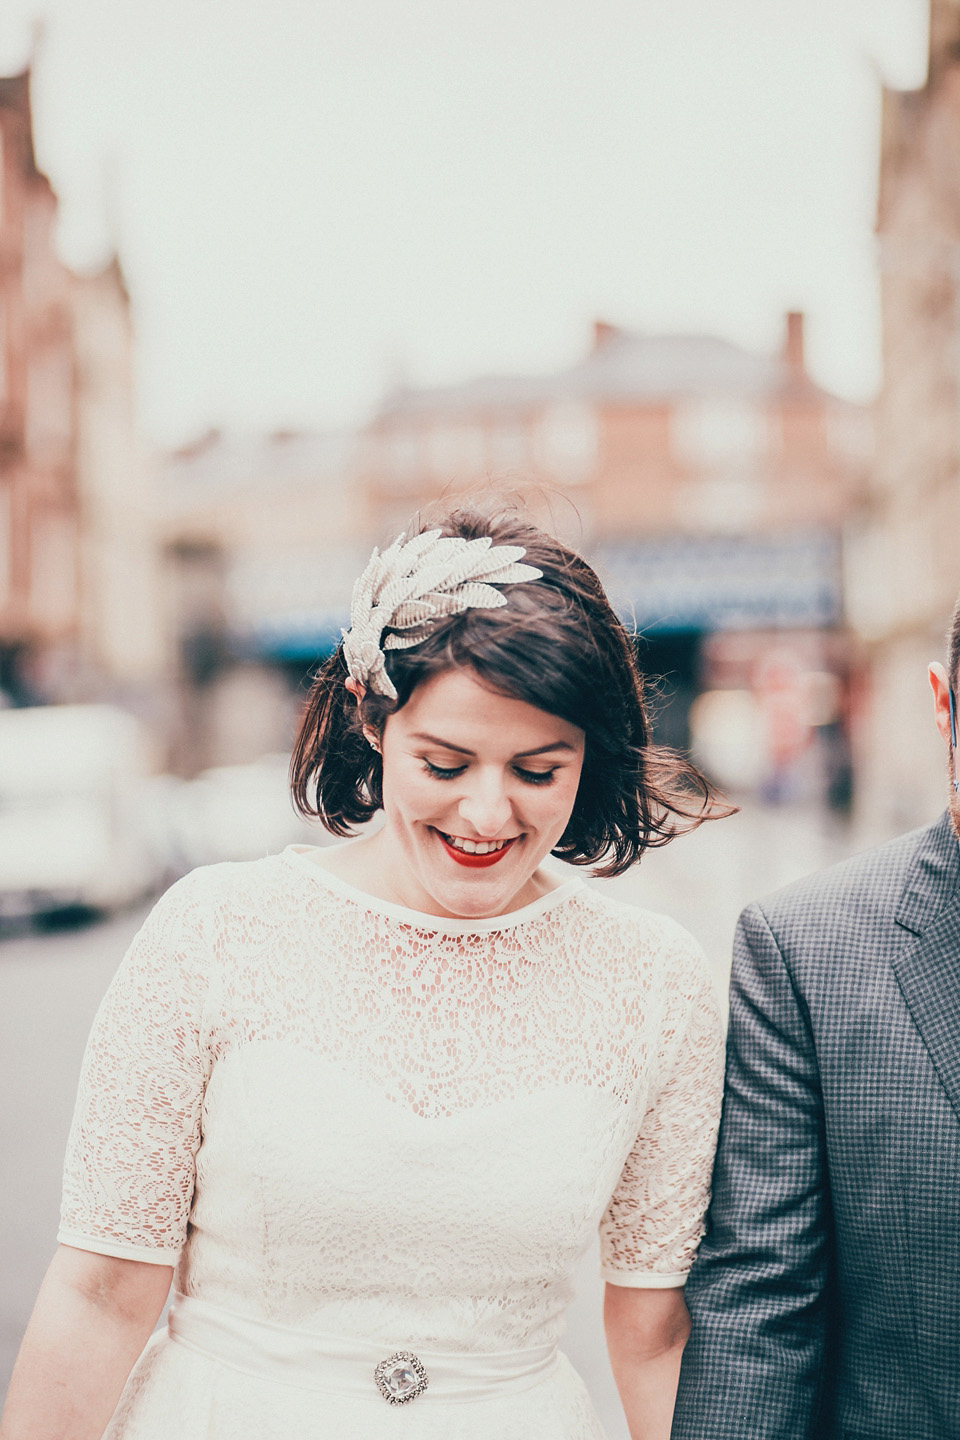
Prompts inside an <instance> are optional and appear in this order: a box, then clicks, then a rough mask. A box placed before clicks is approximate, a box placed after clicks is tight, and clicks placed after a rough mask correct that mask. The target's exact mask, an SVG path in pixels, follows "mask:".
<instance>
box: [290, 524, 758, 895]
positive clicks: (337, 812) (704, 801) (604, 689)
mask: <svg viewBox="0 0 960 1440" xmlns="http://www.w3.org/2000/svg"><path fill="white" fill-rule="evenodd" d="M422 528H423V529H434V528H438V529H440V530H441V531H442V533H443V534H444V535H450V536H455V535H460V536H463V537H464V538H465V539H467V540H473V539H477V538H478V537H480V536H484V535H489V536H490V537H491V539H492V540H493V543H494V545H522V546H523V547H524V550H525V555H524V561H525V563H528V564H530V565H535V566H536V567H537V568H538V569H539V570H540V571H541V575H542V578H541V579H539V580H536V581H532V582H528V583H524V584H517V585H510V586H508V587H507V588H506V589H505V590H504V592H503V593H504V594H505V595H506V597H507V604H506V605H504V606H503V607H502V609H498V610H480V609H474V610H467V611H466V612H465V613H464V614H460V615H452V616H449V617H446V618H444V619H442V620H438V621H436V622H435V623H434V624H433V625H432V627H431V630H430V633H429V635H428V636H427V638H426V639H425V640H423V641H422V642H421V643H420V644H418V645H415V646H413V647H411V648H410V649H407V650H388V651H387V652H386V664H387V671H388V673H389V676H390V679H391V680H392V681H393V684H394V685H395V687H396V690H397V699H396V700H392V699H388V698H386V697H384V696H382V695H379V694H376V693H374V692H373V691H371V690H370V689H368V690H367V692H366V695H365V696H364V698H363V701H362V703H361V704H359V705H358V704H357V703H356V702H355V698H354V696H353V695H352V694H350V693H349V692H348V691H347V688H346V685H345V683H344V682H345V681H346V679H347V667H346V662H345V660H344V656H343V647H342V645H340V646H338V647H337V649H336V650H335V651H334V653H333V655H331V657H330V659H329V660H327V661H326V662H325V663H324V664H323V665H322V666H321V668H320V670H319V672H318V674H317V677H316V680H315V682H314V685H313V688H312V690H311V692H310V695H309V697H308V699H307V703H306V707H305V710H304V714H303V718H302V722H301V726H300V733H299V735H298V736H297V741H296V744H295V746H294V753H293V761H292V766H291V782H292V789H293V798H294V802H295V804H296V806H297V808H298V810H300V811H301V813H303V814H305V815H315V816H318V817H319V818H320V819H321V820H322V821H323V823H324V825H326V827H327V829H328V830H331V831H332V832H333V834H335V835H347V834H349V833H350V831H351V829H352V828H353V827H354V826H356V825H360V824H363V822H364V821H366V820H369V819H370V818H371V817H372V816H373V815H374V814H375V813H376V811H377V810H379V809H380V808H381V806H382V804H383V787H382V782H383V771H382V762H381V759H380V755H379V754H378V753H377V752H376V751H374V750H373V749H372V748H371V746H370V745H368V743H367V741H366V740H365V738H364V734H363V727H364V726H367V727H370V728H372V729H373V730H374V731H376V732H378V733H379V732H381V731H382V729H383V726H384V725H385V724H386V722H387V719H388V718H389V716H390V715H391V714H393V713H394V712H395V711H397V710H399V709H401V708H402V707H403V706H404V705H405V704H406V703H407V701H408V700H409V699H410V696H411V695H412V694H413V691H414V690H415V689H416V687H417V685H419V684H420V683H421V682H423V681H425V680H428V679H429V678H430V677H431V676H433V675H436V674H439V673H440V672H442V671H445V670H452V669H461V670H466V671H469V672H472V673H473V674H474V675H475V676H476V678H477V679H478V680H479V682H480V683H481V684H482V685H486V686H488V687H489V689H490V690H492V691H493V692H495V693H499V694H501V695H510V696H513V697H515V698H516V699H518V700H524V701H526V702H527V703H528V704H530V705H534V706H536V707H537V708H538V709H540V710H545V711H547V712H548V713H549V714H551V715H558V716H560V717H561V718H562V719H564V720H568V721H570V722H571V723H572V724H574V725H576V726H578V727H579V728H580V729H581V730H583V732H584V735H585V740H586V743H585V750H584V759H583V771H582V774H581V779H580V786H579V789H578V791H577V798H576V801H575V803H574V807H573V813H572V815H571V816H570V821H569V824H568V825H567V829H566V831H565V833H564V834H563V835H562V836H561V838H560V841H559V844H558V845H557V847H556V849H555V850H554V852H553V853H554V854H555V855H557V856H558V857H559V858H560V859H563V860H567V861H569V862H571V863H572V864H574V865H594V866H596V865H597V864H598V862H600V861H601V860H603V861H605V863H604V864H603V865H602V866H601V867H600V868H599V869H597V871H596V873H597V874H602V875H619V874H620V873H621V872H622V871H624V870H626V869H627V868H628V866H630V865H631V864H632V863H633V862H634V861H635V860H638V859H639V858H640V856H641V855H642V854H643V852H644V851H645V850H646V849H648V848H650V847H651V846H655V845H664V844H666V843H667V841H668V840H671V839H673V837H674V836H675V835H678V834H681V833H682V832H683V831H686V830H692V829H694V828H695V827H696V826H697V825H699V824H701V823H702V822H703V821H704V820H710V819H714V818H716V819H719V818H720V817H722V816H724V815H729V814H731V813H732V812H733V809H734V807H733V806H730V805H728V804H726V803H725V801H724V800H723V798H722V797H721V796H719V795H718V794H717V793H716V792H715V791H714V790H713V788H712V786H711V785H710V783H709V781H708V780H707V779H706V778H705V777H704V776H703V775H701V773H700V772H699V770H697V769H696V767H695V766H694V765H692V764H691V763H690V761H689V760H687V759H686V757H685V756H683V755H681V754H679V753H678V752H677V751H675V750H669V749H666V748H665V747H663V746H660V745H655V744H653V743H652V739H651V728H650V718H649V713H648V709H647V704H646V697H645V693H644V683H643V679H642V677H641V675H640V673H639V671H638V668H637V661H636V649H635V644H634V640H633V637H632V636H631V635H630V633H629V632H628V631H627V629H626V627H625V626H624V624H623V623H622V621H621V620H620V619H619V618H618V617H617V615H616V614H615V612H614V610H613V609H612V607H611V605H610V602H609V600H608V599H607V597H606V594H605V593H604V590H603V586H602V585H601V583H600V581H599V579H598V578H597V576H596V574H595V573H594V571H593V570H592V569H591V568H590V566H589V565H588V564H587V563H586V561H585V560H583V559H582V558H581V556H579V555H578V554H576V552H575V551H573V550H571V549H569V548H568V547H567V546H566V545H564V544H563V543H562V542H561V541H559V540H556V539H554V538H553V537H552V536H550V535H547V534H545V533H544V532H543V531H542V530H539V529H538V528H537V527H536V526H535V525H533V524H531V523H530V521H528V520H527V519H526V517H525V516H524V515H523V514H522V513H521V512H518V511H516V510H511V511H507V512H503V511H501V512H500V513H498V514H493V515H490V514H484V513H483V512H482V511H477V510H454V511H452V512H450V513H447V514H445V515H444V516H443V517H442V518H441V519H440V520H434V521H432V522H431V523H427V524H424V525H423V527H422Z"/></svg>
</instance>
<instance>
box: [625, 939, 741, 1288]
mask: <svg viewBox="0 0 960 1440" xmlns="http://www.w3.org/2000/svg"><path fill="white" fill-rule="evenodd" d="M681 934H682V937H683V939H682V943H681V944H680V945H679V946H673V945H671V946H668V953H667V954H665V955H664V956H663V962H662V963H663V964H664V965H665V966H666V972H665V985H666V997H665V1005H664V1012H663V1013H664V1018H663V1022H662V1029H661V1034H660V1045H659V1064H658V1068H657V1073H658V1083H657V1082H655V1084H654V1087H653V1089H652V1091H651V1098H650V1101H649V1104H648V1107H647V1111H646V1114H645V1115H644V1118H643V1123H642V1125H641V1128H640V1134H639V1136H638V1138H637V1141H636V1144H635V1145H634V1147H633V1150H632V1151H631V1153H630V1155H629V1157H628V1159H627V1162H626V1164H625V1165H624V1167H623V1171H622V1173H621V1176H620V1180H619V1183H618V1185H617V1188H616V1191H615V1192H614V1195H613V1199H612V1200H611V1202H610V1204H609V1206H608V1208H607V1210H606V1213H605V1214H604V1216H603V1219H602V1221H601V1223H600V1255H601V1274H602V1276H603V1278H604V1279H605V1280H609V1281H611V1282H612V1283H613V1284H614V1285H626V1286H634V1287H638V1288H639V1287H651V1288H652V1287H659V1286H663V1287H665V1288H666V1287H669V1286H675V1285H682V1284H683V1283H684V1281H685V1279H686V1277H687V1272H688V1270H689V1269H690V1266H691V1265H692V1263H693V1257H694V1255H695V1254H696V1251H697V1246H698V1245H699V1243H700V1239H701V1237H702V1235H703V1217H704V1215H705V1213H706V1209H707V1204H708V1202H709V1199H710V1177H711V1173H712V1170H713V1156H714V1150H715V1148H716V1139H717V1127H718V1125H719V1120H720V1101H721V1097H722V1093H723V1035H722V1027H721V1022H720V1013H719V1007H718V1004H717V998H716V995H715V992H714V989H713V985H712V983H711V980H710V976H709V974H708V971H707V968H706V961H705V959H704V956H703V953H702V951H701V950H700V948H699V946H697V945H696V943H695V942H694V941H693V940H692V939H691V937H690V936H688V935H687V934H686V932H681Z"/></svg>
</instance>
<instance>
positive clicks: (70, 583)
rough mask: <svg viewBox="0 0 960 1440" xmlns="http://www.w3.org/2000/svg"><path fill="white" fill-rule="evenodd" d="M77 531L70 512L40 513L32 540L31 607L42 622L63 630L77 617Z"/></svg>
mask: <svg viewBox="0 0 960 1440" xmlns="http://www.w3.org/2000/svg"><path fill="white" fill-rule="evenodd" d="M76 543H77V532H76V526H75V525H74V522H73V519H72V517H71V516H69V515H56V514H47V515H38V516H37V518H36V519H35V520H34V523H33V529H32V534H31V542H30V609H31V611H32V613H33V616H34V618H35V619H36V620H38V621H39V622H40V623H41V624H42V625H47V626H50V627H52V628H55V629H60V628H62V627H65V626H67V625H69V624H70V623H71V621H72V620H73V619H74V615H75V610H76V600H77V557H76Z"/></svg>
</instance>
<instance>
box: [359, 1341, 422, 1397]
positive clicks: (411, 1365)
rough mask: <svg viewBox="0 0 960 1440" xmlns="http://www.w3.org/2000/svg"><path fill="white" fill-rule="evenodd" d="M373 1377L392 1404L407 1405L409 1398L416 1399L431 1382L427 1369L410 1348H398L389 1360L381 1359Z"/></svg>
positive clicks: (378, 1387)
mask: <svg viewBox="0 0 960 1440" xmlns="http://www.w3.org/2000/svg"><path fill="white" fill-rule="evenodd" d="M373 1378H374V1380H376V1382H377V1389H378V1390H379V1391H380V1394H381V1395H382V1396H383V1398H384V1400H389V1402H390V1404H391V1405H406V1403H407V1401H408V1400H416V1398H417V1396H418V1395H422V1394H423V1392H424V1390H426V1388H427V1385H428V1384H429V1381H428V1379H427V1372H426V1370H424V1368H423V1366H422V1365H421V1364H420V1361H419V1360H418V1359H417V1357H416V1355H414V1354H413V1352H412V1351H410V1350H398V1351H397V1353H396V1355H391V1356H390V1358H389V1359H388V1360H381V1361H380V1364H379V1365H378V1366H377V1368H376V1370H375V1371H374V1372H373Z"/></svg>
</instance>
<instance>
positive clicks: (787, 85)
mask: <svg viewBox="0 0 960 1440" xmlns="http://www.w3.org/2000/svg"><path fill="white" fill-rule="evenodd" d="M42 3H43V5H44V11H43V13H44V15H45V17H46V34H45V38H44V40H43V42H42V45H41V48H40V50H39V54H38V58H37V62H36V68H35V86H34V105H35V125H36V132H37V148H38V152H39V158H40V162H41V165H42V166H43V167H44V168H45V170H46V171H47V173H48V174H49V175H50V177H51V179H52V181H53V183H54V186H55V188H56V189H57V191H58V193H59V195H60V198H61V212H62V213H61V233H60V243H61V249H62V253H63V255H64V257H65V258H66V259H67V260H68V261H69V262H70V263H71V264H73V265H76V266H85V265H90V264H94V263H96V262H97V261H98V260H100V259H102V258H103V256H104V255H105V254H106V253H107V252H108V250H109V249H110V247H111V246H112V245H113V244H116V245H117V246H118V247H119V249H120V253H121V260H122V263H123V265H124V268H125V271H126V273H127V276H128V280H129V284H130V288H131V291H132V294H133V298H134V302H135V306H136V318H137V326H138V334H139V340H140V390H141V402H142V412H143V416H144V421H145V424H146V426H147V428H148V430H149V432H150V433H151V434H152V435H153V436H154V437H155V438H156V439H158V440H160V441H161V442H165V443H171V442H178V441H180V440H182V439H185V438H187V437H188V436H190V435H192V434H195V433H196V432H197V431H199V430H201V429H203V428H205V427H206V426H208V425H210V424H219V425H221V426H226V427H238V426H240V427H244V428H249V427H252V426H253V427H259V426H264V427H271V428H272V427H276V426H287V425H311V426H312V425H342V424H349V423H352V422H354V421H355V420H357V419H361V418H363V417H364V416H365V415H366V414H368V413H369V412H370V410H371V409H372V407H373V406H374V405H375V404H376V401H377V398H378V396H379V395H380V394H381V393H382V391H383V389H384V388H385V386H386V385H387V384H388V383H390V382H392V381H394V380H396V379H398V378H404V379H407V380H409V381H411V382H414V383H419V382H425V383H433V382H438V381H440V382H442V381H445V380H457V379H462V378H465V377H467V376H469V375H473V374H476V373H479V372H484V371H491V370H497V371H513V370H516V371H522V372H536V371H541V370H549V369H553V368H558V367H560V366H562V365H565V364H568V363H570V362H572V361H573V360H575V359H577V358H579V355H580V354H581V353H582V352H583V350H584V348H585V347H586V345H587V343H588V336H589V328H590V322H591V321H592V319H593V318H594V317H595V316H600V317H603V318H605V319H608V320H611V321H613V322H615V323H620V324H624V325H629V326H636V327H639V328H643V329H648V330H652V331H662V330H711V331H715V332H717V333H720V334H723V335H726V336H728V337H729V338H731V339H734V340H737V341H740V342H742V343H745V344H748V345H751V346H756V347H767V348H769V347H772V346H774V345H776V344H777V343H778V341H779V332H780V326H781V321H782V313H783V312H784V311H785V310H787V309H790V308H799V309H803V310H805V311H807V313H808V315H809V332H808V333H809V356H810V362H811V366H812V368H813V370H814V373H815V375H816V376H817V378H818V379H819V380H820V381H821V382H822V383H823V384H825V385H827V386H829V387H830V388H833V389H835V390H837V391H839V392H841V393H844V394H848V395H853V396H868V395H870V394H871V393H872V391H873V390H874V388H875V386H876V384H877V381H878V333H877V332H878V317H877V297H876V276H875V267H874V242H873V236H872V225H873V210H874V202H875V194H876V165H877V145H878V126H879V97H880V77H881V76H883V77H884V78H885V79H886V81H887V83H890V84H894V85H896V86H898V87H904V88H905V87H910V86H913V85H916V84H919V83H921V82H922V79H923V73H924V62H925V43H926V34H925V29H926V9H927V6H926V4H925V0H723V3H718V0H631V3H627V0H590V3H589V4H588V3H587V0H579V3H573V0H483V3H482V4H478V3H477V0H269V3H265V0H42ZM36 13H37V6H36V5H35V4H29V3H27V0H3V5H2V8H0V67H2V68H3V69H4V70H5V71H6V72H7V73H10V72H12V71H14V70H16V69H18V68H20V67H21V66H22V64H23V63H24V61H25V59H26V57H27V55H28V53H29V48H30V29H31V21H32V20H33V17H34V16H35V15H36Z"/></svg>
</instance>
